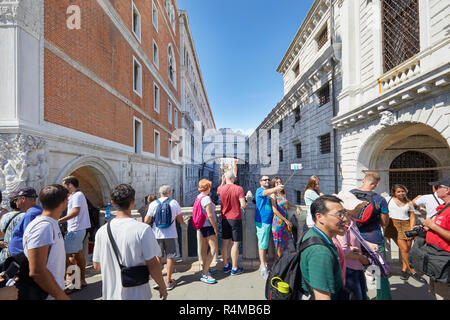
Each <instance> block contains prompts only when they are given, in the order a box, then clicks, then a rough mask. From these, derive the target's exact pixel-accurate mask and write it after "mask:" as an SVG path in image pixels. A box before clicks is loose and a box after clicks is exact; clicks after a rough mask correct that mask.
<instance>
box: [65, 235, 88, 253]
mask: <svg viewBox="0 0 450 320" xmlns="http://www.w3.org/2000/svg"><path fill="white" fill-rule="evenodd" d="M85 236H86V229H85V230H77V231H70V232H68V233H67V234H66V237H65V238H64V247H65V249H66V254H73V253H77V252H79V251H81V250H83V240H84V237H85Z"/></svg>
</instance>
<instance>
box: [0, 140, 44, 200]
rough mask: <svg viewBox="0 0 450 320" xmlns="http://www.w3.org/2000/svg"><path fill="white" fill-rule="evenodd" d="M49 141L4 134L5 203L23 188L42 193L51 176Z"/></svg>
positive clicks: (0, 178)
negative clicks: (31, 188)
mask: <svg viewBox="0 0 450 320" xmlns="http://www.w3.org/2000/svg"><path fill="white" fill-rule="evenodd" d="M48 157H49V155H48V148H47V141H45V140H44V139H42V138H39V137H33V136H30V135H26V134H0V190H2V193H3V198H4V200H5V201H4V202H5V203H7V200H8V198H9V195H10V194H11V193H12V192H13V191H16V190H18V189H19V188H21V187H24V186H27V187H33V188H35V189H36V191H37V192H39V190H40V189H42V188H43V187H44V184H45V181H46V179H47V176H48V173H49V165H48Z"/></svg>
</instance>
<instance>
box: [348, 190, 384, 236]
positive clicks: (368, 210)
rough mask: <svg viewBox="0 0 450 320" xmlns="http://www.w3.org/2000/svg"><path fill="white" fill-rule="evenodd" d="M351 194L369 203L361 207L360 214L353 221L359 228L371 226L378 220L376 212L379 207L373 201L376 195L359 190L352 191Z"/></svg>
mask: <svg viewBox="0 0 450 320" xmlns="http://www.w3.org/2000/svg"><path fill="white" fill-rule="evenodd" d="M350 192H351V193H352V194H353V195H355V197H356V198H358V200H362V201H366V202H367V204H366V205H364V206H362V207H360V208H359V210H358V212H357V213H356V214H355V215H354V216H353V219H354V220H355V222H356V226H357V227H358V228H361V227H363V226H365V225H366V226H367V225H371V224H372V223H373V222H374V221H375V220H376V219H377V218H378V215H377V214H376V211H377V209H378V208H379V207H377V205H376V203H375V201H374V199H373V197H374V195H376V193H374V192H371V191H361V190H357V189H353V190H350ZM368 231H369V230H368Z"/></svg>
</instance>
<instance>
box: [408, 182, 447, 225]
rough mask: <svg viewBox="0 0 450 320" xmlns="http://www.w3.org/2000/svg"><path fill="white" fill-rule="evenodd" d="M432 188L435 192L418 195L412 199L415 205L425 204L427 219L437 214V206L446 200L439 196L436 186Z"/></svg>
mask: <svg viewBox="0 0 450 320" xmlns="http://www.w3.org/2000/svg"><path fill="white" fill-rule="evenodd" d="M432 188H433V193H431V194H425V195H423V196H422V195H418V196H417V197H415V198H414V200H413V201H412V203H413V204H414V205H415V206H425V210H426V211H427V217H426V218H427V219H430V218H431V217H432V216H433V215H435V214H436V208H437V207H439V206H440V205H441V204H443V203H444V201H442V199H440V198H439V197H438V196H437V193H436V189H435V187H434V186H432Z"/></svg>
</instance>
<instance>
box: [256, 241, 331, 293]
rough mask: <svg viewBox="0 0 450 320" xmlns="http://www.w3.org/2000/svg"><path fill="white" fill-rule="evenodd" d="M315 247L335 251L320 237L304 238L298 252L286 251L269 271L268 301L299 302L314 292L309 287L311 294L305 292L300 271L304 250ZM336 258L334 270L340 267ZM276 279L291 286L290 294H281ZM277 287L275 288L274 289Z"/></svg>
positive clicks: (267, 283)
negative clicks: (319, 246)
mask: <svg viewBox="0 0 450 320" xmlns="http://www.w3.org/2000/svg"><path fill="white" fill-rule="evenodd" d="M313 245H322V246H325V247H327V248H328V249H329V250H330V251H331V252H332V253H333V249H332V248H331V247H330V246H329V245H328V244H327V243H326V241H325V240H323V239H322V238H320V237H316V236H313V237H310V238H308V239H306V240H304V241H303V237H302V239H301V240H300V242H299V244H298V245H297V247H298V250H297V251H294V252H293V251H285V252H284V253H283V255H282V256H281V257H280V259H278V260H277V261H276V262H275V264H274V265H273V266H272V270H270V271H269V276H268V278H267V281H266V289H265V294H266V299H267V300H298V299H299V295H300V294H303V295H307V296H308V295H310V293H311V292H312V290H311V288H309V285H308V284H306V285H307V286H308V288H309V290H308V291H309V292H306V291H304V290H303V288H302V286H301V284H302V272H301V270H300V256H301V253H302V252H303V250H305V249H306V248H308V247H310V246H313ZM333 257H334V268H335V271H336V268H337V267H338V265H339V261H338V260H337V257H336V255H335V254H334V253H333ZM276 278H280V279H281V280H282V281H284V282H286V283H288V284H289V293H281V292H279V291H278V290H277V288H275V287H276V282H275V281H276V280H277V279H276ZM274 286H275V287H274Z"/></svg>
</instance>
